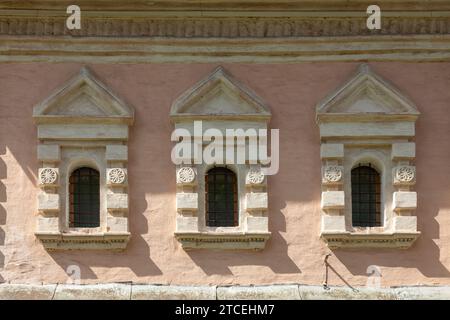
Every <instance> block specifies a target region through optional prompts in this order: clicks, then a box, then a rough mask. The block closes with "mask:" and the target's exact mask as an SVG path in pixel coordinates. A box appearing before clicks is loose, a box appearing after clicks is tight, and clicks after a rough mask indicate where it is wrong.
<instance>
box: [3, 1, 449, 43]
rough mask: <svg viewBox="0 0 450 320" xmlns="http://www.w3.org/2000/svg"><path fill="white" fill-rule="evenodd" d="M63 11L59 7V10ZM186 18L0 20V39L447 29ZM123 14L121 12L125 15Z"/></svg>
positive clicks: (345, 21)
mask: <svg viewBox="0 0 450 320" xmlns="http://www.w3.org/2000/svg"><path fill="white" fill-rule="evenodd" d="M63 9H64V8H62V10H63ZM202 12H203V13H204V16H202V19H199V18H198V17H197V16H195V17H192V16H191V17H189V16H185V17H184V18H183V19H180V18H179V17H176V18H172V19H168V18H167V15H166V16H164V17H154V16H153V17H150V16H149V17H145V16H142V15H141V16H139V17H129V18H128V19H127V18H126V17H125V18H124V17H120V16H118V17H117V18H108V19H107V21H108V23H105V17H103V16H102V17H95V16H89V15H86V16H85V18H83V19H84V20H83V25H85V26H87V27H84V28H81V29H80V30H69V29H67V28H65V18H63V17H55V16H51V15H46V16H45V18H40V17H30V16H27V15H15V16H5V15H1V16H0V35H9V36H11V35H21V36H68V35H73V36H85V37H86V36H91V37H92V36H97V37H137V36H139V37H171V38H173V37H175V38H230V37H231V38H244V37H247V38H248V37H254V38H274V37H275V38H285V37H320V36H325V37H326V36H362V35H398V34H404V35H410V34H449V33H450V26H449V24H448V19H447V17H445V16H430V15H426V16H425V15H424V16H422V17H417V16H416V15H414V16H407V15H405V13H404V12H402V13H403V15H402V16H395V17H392V16H391V17H390V16H385V17H383V28H382V29H381V30H369V29H368V28H367V25H366V19H367V18H366V17H365V16H364V15H361V16H354V15H353V16H351V15H350V14H349V15H348V16H341V17H332V16H330V11H327V14H328V16H326V18H325V16H323V17H320V12H317V13H316V15H315V16H309V17H308V16H306V15H304V16H300V17H299V16H291V17H289V19H286V18H285V17H284V18H283V17H273V16H272V17H264V16H259V17H258V16H256V17H253V18H251V17H238V16H235V17H230V16H227V17H220V16H217V14H216V15H215V16H214V17H213V16H210V17H208V16H207V13H206V12H205V11H204V10H203V11H202ZM123 14H125V13H123Z"/></svg>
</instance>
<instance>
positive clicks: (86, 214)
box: [69, 168, 100, 228]
mask: <svg viewBox="0 0 450 320" xmlns="http://www.w3.org/2000/svg"><path fill="white" fill-rule="evenodd" d="M69 198H70V199H69V227H71V228H95V227H99V226H100V176H99V172H98V171H97V170H95V169H91V168H79V169H76V170H75V171H73V172H72V174H71V176H70V179H69Z"/></svg>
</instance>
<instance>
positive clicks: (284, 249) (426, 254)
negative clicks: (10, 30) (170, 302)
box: [0, 65, 450, 282]
mask: <svg viewBox="0 0 450 320" xmlns="http://www.w3.org/2000/svg"><path fill="white" fill-rule="evenodd" d="M71 66H72V67H73V69H72V71H71V70H69V69H71V68H72V67H67V66H56V65H54V66H52V68H54V69H55V70H56V71H55V72H54V73H52V74H58V72H57V71H58V70H60V71H61V69H64V68H65V69H67V70H66V71H64V72H63V73H67V75H68V77H69V75H72V74H73V73H74V72H76V70H79V67H78V66H73V65H71ZM21 68H23V69H19V72H18V73H19V74H21V72H20V70H22V73H23V77H24V78H23V79H27V78H30V79H33V75H31V74H30V73H27V71H26V70H27V69H26V68H32V67H25V66H22V67H21ZM34 68H37V67H34ZM101 68H104V69H105V70H107V69H108V68H109V66H106V65H105V66H101V67H99V69H101ZM149 68H150V69H149ZM151 68H159V69H158V70H159V71H161V70H163V71H167V70H169V69H170V68H174V70H177V69H176V68H180V69H181V68H182V67H173V66H167V67H166V66H158V67H155V66H137V67H135V66H132V65H123V66H121V65H119V66H114V68H113V69H109V70H110V72H111V77H108V79H106V77H104V78H103V77H102V76H101V75H102V72H99V76H100V78H101V79H102V80H105V82H106V83H107V84H110V82H111V81H113V80H114V79H116V80H114V81H113V82H115V83H116V84H115V85H111V88H112V89H113V91H115V89H116V88H115V87H116V86H117V87H120V85H118V83H120V82H123V83H126V86H127V87H129V88H131V90H135V91H133V92H134V93H136V94H134V95H130V94H128V95H127V94H120V92H118V93H119V96H121V97H123V98H125V99H128V98H130V100H131V99H132V96H135V97H139V99H142V100H137V101H135V102H137V103H133V101H131V102H132V104H133V105H134V106H135V108H136V123H135V125H134V127H131V128H130V130H131V131H130V142H129V152H130V154H133V155H139V156H138V157H136V156H133V157H130V159H129V165H128V174H129V177H130V192H129V197H130V231H131V233H132V238H131V241H130V243H129V245H128V248H127V250H126V251H125V252H123V253H111V252H104V251H100V252H89V251H74V252H61V253H58V252H53V253H49V255H50V256H51V257H52V259H53V260H54V261H55V263H57V264H58V265H59V266H60V267H61V268H62V269H63V270H64V271H66V270H67V268H68V267H69V266H70V265H79V266H80V268H81V275H82V279H97V276H96V274H95V272H94V270H93V268H97V267H98V268H120V267H123V268H129V269H131V271H132V272H134V274H135V275H136V276H138V277H146V276H158V275H161V274H162V271H161V270H160V269H159V267H158V266H157V265H156V264H155V262H153V260H152V259H151V257H150V250H151V247H150V245H149V244H150V242H151V239H154V238H155V237H157V236H156V235H157V234H158V233H157V232H160V233H159V234H164V238H163V239H161V241H165V240H166V239H167V238H170V239H173V230H172V231H168V230H165V229H164V230H162V231H161V230H159V229H161V228H163V227H164V226H160V225H158V222H159V221H162V219H167V220H166V221H170V222H169V227H170V226H171V225H170V223H174V222H173V220H175V212H170V213H168V212H165V210H159V208H153V209H155V210H154V211H155V212H153V210H149V207H150V205H149V204H148V203H147V201H146V195H150V200H149V201H151V199H152V196H151V195H154V194H175V177H174V175H175V166H172V167H171V172H172V174H173V177H172V180H171V181H167V171H165V170H166V169H167V164H168V161H170V150H171V144H170V143H169V141H170V137H169V135H170V132H171V130H172V127H171V125H170V124H169V122H168V119H167V116H166V114H168V110H167V113H166V114H164V113H157V112H155V115H152V117H148V118H146V120H142V119H144V118H145V116H144V114H143V113H145V112H146V111H149V109H148V107H146V106H147V105H151V104H150V102H152V103H153V100H152V97H153V96H156V97H158V96H161V94H158V90H161V87H158V83H172V81H169V80H173V83H179V82H177V81H176V77H175V73H174V72H173V70H172V72H171V73H170V74H171V75H173V79H172V78H171V77H170V76H167V77H163V78H164V79H163V80H161V79H157V81H156V80H154V81H155V83H154V86H150V88H149V87H148V82H147V80H145V81H144V80H142V79H146V77H144V76H141V77H132V76H130V75H131V74H133V73H137V74H140V73H146V74H148V73H149V72H148V71H149V70H151ZM205 68H206V67H205ZM208 68H209V67H208ZM236 68H237V67H236ZM252 68H255V67H253V66H252V67H251V68H250V67H249V69H248V71H249V72H248V76H247V77H248V78H252V77H254V75H255V73H254V72H253V70H257V71H258V70H259V69H258V68H259V67H258V68H256V69H252ZM261 68H262V67H261ZM277 68H283V67H282V66H277ZM289 68H290V69H292V71H290V70H287V71H286V73H285V74H283V78H284V77H285V76H286V74H288V75H289V74H293V73H295V78H293V79H294V80H295V81H292V82H291V83H292V84H294V85H295V88H297V87H300V88H304V89H300V91H298V90H297V91H295V90H293V89H292V92H295V97H294V98H296V99H297V100H298V98H301V97H302V94H305V96H306V97H308V94H307V92H306V90H307V91H311V92H315V91H316V90H314V89H315V87H313V88H311V86H301V85H299V84H301V81H305V80H304V79H303V80H302V79H299V80H297V79H298V77H299V76H298V74H299V73H298V72H297V71H298V69H295V68H293V67H291V66H289ZM303 68H310V69H311V68H312V67H308V66H304V67H303ZM314 68H320V66H319V67H314ZM322 68H323V71H324V72H328V67H326V68H325V67H322ZM342 68H344V67H342ZM345 68H347V67H345ZM352 68H353V67H352V66H349V67H348V70H350V69H351V70H353V69H352ZM94 69H97V68H94ZM128 69H130V70H128ZM36 70H37V69H35V70H34V71H33V72H36ZM111 70H112V71H111ZM261 70H262V69H261ZM294 71H295V72H294ZM105 72H106V71H105ZM189 72H191V73H192V76H193V77H194V76H197V75H198V76H199V77H200V76H201V74H202V73H201V72H198V71H197V69H196V70H194V71H192V69H191V71H189ZM252 72H253V73H252ZM52 74H50V75H49V76H50V77H52V76H53V75H52ZM103 74H105V73H104V72H103ZM156 74H165V73H164V72H156ZM305 74H310V76H311V77H313V76H314V75H313V73H311V72H305ZM27 75H28V76H29V77H28V76H27ZM123 76H127V81H123V79H122V78H123ZM8 77H13V75H12V74H10V75H8ZM114 77H115V78H114ZM346 77H347V75H345V74H343V77H342V79H345V78H346ZM34 78H36V77H34ZM135 78H136V79H141V80H139V81H141V83H136V82H133V81H136V80H135ZM258 78H260V79H269V78H267V77H261V76H260V77H258ZM51 79H53V80H52V81H53V82H51V83H53V84H54V85H55V86H59V85H60V83H61V82H64V81H59V80H57V79H56V80H55V77H54V78H51ZM111 79H113V80H111ZM168 79H169V80H168ZM252 79H253V78H252ZM330 79H331V80H326V81H329V86H330V88H331V87H335V85H336V84H337V83H338V82H339V81H341V80H342V79H335V80H333V78H330ZM275 80H276V79H272V78H270V81H272V82H276V81H275ZM312 80H314V81H316V82H314V81H312V82H311V83H313V84H314V83H317V81H318V80H317V78H314V79H312ZM21 81H22V80H21ZM30 81H31V80H30ZM143 81H144V82H143ZM258 81H262V80H258ZM258 81H256V82H258ZM264 81H269V80H264ZM332 81H335V82H336V83H331V82H332ZM5 82H6V83H8V81H5ZM321 82H323V79H321ZM15 83H16V85H17V87H18V88H23V87H26V86H24V85H23V84H24V83H25V84H27V82H20V83H19V82H17V81H16V82H15ZM48 83H49V82H47V84H45V83H43V82H39V81H37V82H36V84H35V85H38V86H39V91H40V92H44V93H42V95H43V96H45V95H46V94H47V93H48V92H51V91H52V90H51V88H49V87H48V86H52V85H53V84H50V85H49V84H48ZM279 83H282V84H284V83H286V81H284V82H283V81H280V82H279ZM21 84H22V85H21ZM44 84H45V85H44ZM270 84H271V83H270V82H267V83H265V84H264V83H262V84H261V83H260V86H261V88H265V87H267V88H270ZM46 86H47V87H46ZM316 86H317V85H316ZM14 90H15V91H14ZM122 90H125V89H124V87H122ZM164 90H169V89H164ZM170 90H173V92H175V91H176V90H180V91H183V90H181V89H180V88H178V87H177V86H176V85H173V87H170ZM277 90H279V93H278V94H279V96H283V97H284V95H283V93H284V92H285V91H283V90H286V89H285V88H284V87H282V86H280V85H278V87H277ZM301 90H305V92H303V91H301ZM8 91H11V92H16V93H15V94H16V95H18V93H17V89H14V88H13V87H10V88H9V90H8ZM8 91H6V92H8ZM118 91H120V90H118ZM257 91H258V90H257ZM318 91H319V92H320V91H321V90H318ZM164 92H167V91H164ZM173 92H172V91H171V92H170V94H168V96H171V95H172V96H176V94H174V93H173ZM258 92H259V91H258ZM20 94H21V95H24V97H28V100H30V99H33V100H36V101H34V102H39V101H40V100H42V99H41V98H43V97H36V96H32V95H31V94H28V95H27V93H26V92H25V93H24V92H22V91H20ZM287 94H289V92H288V93H287ZM268 95H269V94H268ZM291 95H292V94H291ZM274 97H276V95H274ZM8 99H11V97H8ZM136 99H137V98H136ZM145 99H147V100H145ZM286 99H287V98H286ZM16 100H17V101H19V102H20V101H25V100H20V99H16ZM5 101H7V99H6V100H5ZM286 101H287V102H290V101H291V100H288V99H287V100H286ZM29 102H30V101H25V102H24V105H25V104H26V105H29V106H30V109H29V112H28V113H26V112H24V113H23V115H20V117H21V118H20V119H19V120H18V121H16V120H17V118H12V120H13V121H10V120H11V119H8V116H9V115H8V114H6V115H5V117H3V113H2V117H3V118H2V119H0V121H1V124H2V125H1V126H0V132H1V133H2V134H0V137H2V136H3V138H2V139H5V137H7V136H15V137H16V138H15V139H11V141H8V150H10V151H11V153H12V154H13V156H14V157H15V159H17V161H18V163H19V164H20V165H21V167H22V169H23V170H24V172H25V173H26V175H27V177H28V178H29V179H30V180H31V181H35V177H34V175H33V174H32V173H33V172H36V171H37V161H35V160H33V159H35V156H30V154H33V155H35V154H36V148H35V144H34V145H33V147H32V148H30V142H29V141H30V137H32V138H35V137H36V133H35V130H36V127H35V125H34V124H33V122H32V119H31V107H32V105H34V103H29ZM144 102H145V103H144ZM147 102H148V103H147ZM272 104H273V105H281V104H282V103H281V102H280V101H275V103H272ZM24 105H22V106H17V107H16V109H17V110H21V109H20V108H21V107H23V108H25V107H24ZM167 105H170V101H163V100H161V101H159V100H155V102H154V104H153V105H152V108H154V110H157V109H158V108H164V106H167ZM312 105H313V104H308V105H307V106H304V108H297V109H292V110H289V109H288V108H285V109H283V106H280V108H279V109H278V111H277V112H274V115H273V118H272V122H271V123H272V126H273V127H274V128H277V127H278V128H280V127H281V128H282V130H284V132H294V133H302V134H301V135H293V134H291V135H286V136H283V138H282V139H281V141H280V143H281V145H280V153H281V154H280V160H281V167H280V172H279V173H278V174H277V176H275V177H273V178H269V186H268V187H269V190H277V193H276V196H274V193H272V194H271V195H270V198H269V205H270V208H269V212H270V220H269V221H270V222H269V223H270V226H269V229H270V231H271V232H272V238H271V239H270V240H269V242H268V243H267V246H266V249H265V250H264V251H261V252H245V251H239V252H237V251H230V252H224V251H217V252H214V251H207V250H196V251H189V252H187V255H188V256H189V257H190V259H191V260H192V261H193V263H195V265H197V266H198V267H199V268H201V269H202V270H203V271H204V272H205V273H206V274H207V275H217V274H219V275H231V274H232V270H231V269H232V267H233V266H263V267H268V268H270V269H271V270H272V271H273V272H274V273H279V274H299V273H302V271H303V272H305V269H306V268H307V267H306V266H305V267H302V269H303V270H300V268H299V266H302V264H303V265H306V264H307V263H306V262H305V261H302V262H299V261H295V259H296V257H293V256H292V255H289V249H290V246H292V245H298V246H300V245H302V246H303V245H306V244H307V243H309V242H308V241H310V242H311V247H308V248H310V249H311V248H314V249H315V250H317V251H320V252H319V254H321V253H322V251H323V252H326V251H327V250H326V248H325V245H324V244H323V243H321V242H319V241H318V230H316V229H315V228H312V229H313V230H310V227H311V225H307V226H305V224H304V221H306V219H305V220H303V219H304V216H306V215H309V214H311V212H307V210H300V211H299V212H291V213H289V215H285V211H284V209H285V208H286V207H287V204H288V203H290V202H295V203H298V204H302V203H311V202H312V201H314V202H315V203H319V202H320V164H319V166H318V165H317V162H319V163H320V156H319V148H320V142H319V140H318V129H317V128H316V127H314V129H312V128H311V123H313V124H314V111H313V108H310V109H308V108H309V106H312ZM2 112H3V110H2ZM11 112H12V111H11ZM303 112H306V114H304V113H303ZM139 113H141V115H139ZM430 114H432V112H429V113H423V114H422V115H421V117H420V118H419V121H418V123H417V132H418V135H417V143H416V144H417V149H418V155H417V158H416V165H417V168H418V170H417V174H418V177H417V181H418V183H417V186H416V190H417V191H418V197H419V199H418V204H419V207H418V209H417V216H418V229H419V230H420V231H421V232H422V235H421V237H420V238H419V239H418V240H417V242H416V243H415V244H414V246H413V247H412V248H410V249H408V250H404V251H401V250H354V251H353V250H335V251H333V254H334V255H335V259H338V260H339V261H340V263H342V264H343V265H344V266H345V268H346V269H347V270H345V273H346V274H345V275H343V277H344V278H346V279H348V274H351V275H367V267H368V266H369V265H378V266H380V267H388V268H396V267H398V268H411V269H417V270H418V271H419V272H421V273H422V274H423V275H424V276H426V277H448V276H449V275H450V272H449V271H448V270H447V268H446V267H445V266H444V265H443V264H442V263H441V261H440V258H441V257H440V250H441V249H440V248H439V247H438V246H437V245H436V243H435V240H436V239H439V238H440V230H439V223H438V221H437V220H436V217H437V215H438V214H439V213H440V216H445V214H444V215H443V214H442V213H443V211H444V209H443V208H445V210H450V197H449V196H448V195H447V194H446V193H448V192H449V190H450V180H449V179H448V176H450V167H449V168H448V169H445V168H447V167H448V166H447V164H448V162H449V160H450V148H442V145H446V144H447V142H448V141H442V143H436V142H437V140H439V138H440V137H443V138H442V139H443V140H445V137H448V136H450V127H448V121H449V120H448V119H445V117H443V118H442V119H432V121H428V122H427V125H426V127H428V129H427V128H423V129H422V128H421V123H425V122H424V120H425V119H427V117H430ZM447 114H448V113H447ZM437 116H438V117H439V116H441V117H442V113H438V114H437ZM3 120H4V121H3ZM145 121H146V122H145ZM430 123H438V126H434V127H433V130H429V128H430V127H429V125H430ZM314 125H315V124H314ZM445 128H448V129H445ZM444 130H448V132H447V131H444ZM160 132H166V133H167V134H168V136H167V140H164V141H167V142H168V143H167V144H166V143H162V142H161V139H160V138H161V134H160ZM281 134H283V132H281ZM439 142H441V141H439ZM305 146H306V147H307V148H305ZM421 149H422V150H421ZM311 150H315V151H314V152H315V153H311ZM3 154H5V146H3V145H1V144H0V155H3ZM425 155H426V156H425ZM149 164H151V165H149ZM292 168H298V169H296V170H292ZM311 168H316V169H314V170H311ZM427 168H439V169H440V170H430V169H427ZM4 178H6V165H5V163H3V162H2V161H0V179H4ZM155 181H157V182H158V183H155ZM305 185H306V186H305ZM269 192H270V191H269ZM6 200H7V199H6V190H5V187H4V185H3V184H2V183H0V230H1V228H2V225H4V224H5V223H6V214H7V213H6V211H5V209H4V207H3V203H4V202H6ZM440 210H441V212H439V211H440ZM150 211H151V212H150ZM153 213H155V215H153ZM156 215H158V216H163V218H161V217H158V219H160V220H157V219H156V218H155V217H154V216H156ZM287 216H289V219H292V220H289V221H286V217H287ZM154 218H155V221H156V223H155V222H154V221H153V220H152V221H149V219H154ZM314 219H315V220H317V221H319V220H320V216H319V215H315V216H314ZM310 220H311V219H309V220H308V221H310ZM314 226H315V225H314ZM166 227H167V226H166ZM149 228H150V229H149ZM169 232H170V234H169ZM283 232H286V233H288V235H287V237H286V238H285V236H284V235H283ZM296 237H297V238H296ZM314 237H316V238H314ZM286 239H288V240H286ZM299 239H300V240H299ZM154 241H159V239H156V240H154ZM318 243H320V244H318ZM3 244H4V232H1V231H0V252H1V251H2V247H1V246H2V245H3ZM177 245H178V244H177ZM442 250H443V249H442ZM171 253H173V252H171V251H166V252H159V253H158V254H161V255H170V254H171ZM3 260H4V257H3V255H2V254H1V253H0V267H3ZM362 261H363V262H362ZM321 262H322V261H318V263H320V264H321ZM330 263H331V264H332V263H333V261H332V260H331V261H330ZM315 265H317V263H316V264H315ZM112 272H115V270H113V271H112ZM312 272H316V271H315V270H312ZM321 272H322V270H320V271H319V272H317V273H321ZM168 276H169V277H170V276H171V275H168ZM1 281H3V279H1V278H0V282H1Z"/></svg>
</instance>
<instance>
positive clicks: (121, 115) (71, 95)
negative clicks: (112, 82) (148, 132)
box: [33, 67, 134, 124]
mask: <svg viewBox="0 0 450 320" xmlns="http://www.w3.org/2000/svg"><path fill="white" fill-rule="evenodd" d="M33 118H34V119H35V122H36V123H61V122H70V123H91V122H94V123H95V122H106V123H127V124H132V123H133V120H134V111H133V109H132V108H131V107H130V106H128V105H127V104H125V102H123V101H122V100H121V99H119V98H118V97H117V96H116V95H114V94H113V93H112V92H111V90H109V89H108V88H107V87H106V86H105V85H104V84H103V83H101V82H100V81H99V80H98V79H97V78H96V77H95V76H94V75H93V74H92V73H91V72H90V71H89V70H88V69H87V68H86V67H83V68H82V69H81V70H80V72H79V74H78V75H76V76H75V77H73V78H72V79H71V80H69V81H68V82H67V83H66V84H64V85H63V86H62V87H61V88H59V89H57V90H56V91H55V92H54V93H53V94H52V95H50V96H49V97H48V98H47V99H45V100H44V101H42V102H41V103H40V104H38V105H36V106H35V107H34V109H33Z"/></svg>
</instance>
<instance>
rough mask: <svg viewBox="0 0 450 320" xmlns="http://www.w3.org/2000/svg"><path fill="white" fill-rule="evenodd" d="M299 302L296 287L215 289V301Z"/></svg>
mask: <svg viewBox="0 0 450 320" xmlns="http://www.w3.org/2000/svg"><path fill="white" fill-rule="evenodd" d="M254 299H256V300H280V299H281V300H299V299H300V293H299V291H298V285H274V286H255V287H253V286H248V287H246V286H230V287H217V300H254Z"/></svg>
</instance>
